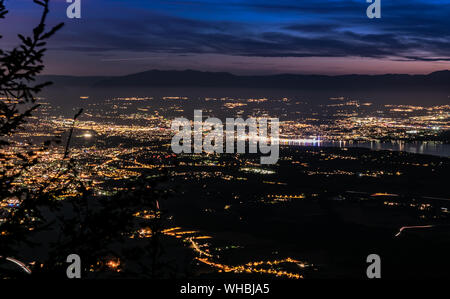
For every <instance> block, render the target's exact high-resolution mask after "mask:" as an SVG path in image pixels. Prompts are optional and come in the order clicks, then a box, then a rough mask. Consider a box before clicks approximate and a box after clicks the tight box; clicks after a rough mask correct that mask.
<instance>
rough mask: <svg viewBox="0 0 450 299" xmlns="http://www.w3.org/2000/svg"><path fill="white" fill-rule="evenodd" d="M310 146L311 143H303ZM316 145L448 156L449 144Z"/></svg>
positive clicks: (401, 142) (334, 143) (320, 145)
mask: <svg viewBox="0 0 450 299" xmlns="http://www.w3.org/2000/svg"><path fill="white" fill-rule="evenodd" d="M305 145H307V146H311V144H305ZM312 145H313V146H318V147H360V148H369V149H371V150H389V151H402V152H408V153H414V154H424V155H432V156H439V157H447V158H448V157H450V144H443V143H440V142H434V141H424V142H403V141H396V142H349V141H342V142H337V141H336V142H320V143H314V144H312Z"/></svg>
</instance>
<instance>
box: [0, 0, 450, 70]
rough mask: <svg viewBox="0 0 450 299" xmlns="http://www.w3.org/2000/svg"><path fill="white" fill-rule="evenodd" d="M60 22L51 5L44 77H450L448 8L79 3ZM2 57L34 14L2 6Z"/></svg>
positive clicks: (30, 8) (208, 0) (324, 1)
mask: <svg viewBox="0 0 450 299" xmlns="http://www.w3.org/2000/svg"><path fill="white" fill-rule="evenodd" d="M81 2H82V19H79V20H77V19H68V18H67V17H66V7H67V6H68V5H69V4H67V3H66V1H65V0H53V1H51V12H50V14H51V17H50V19H49V24H56V23H57V22H60V21H63V22H65V23H66V26H65V28H63V30H62V31H60V32H59V33H58V35H57V36H55V37H54V38H53V39H52V40H51V42H50V45H49V50H50V51H49V52H48V56H47V58H46V61H45V62H46V64H47V68H46V73H47V74H67V75H120V74H128V73H134V72H139V71H145V70H150V69H179V70H182V69H196V70H204V71H227V72H232V73H236V74H273V73H314V74H349V73H368V74H379V73H429V72H432V71H436V70H443V69H450V0H441V1H438V0H409V1H407V0H381V2H382V18H381V19H372V20H371V19H368V18H367V16H366V8H367V6H368V5H369V4H367V3H366V1H365V0H192V1H188V0H186V1H183V0H178V1H159V0H81ZM6 5H7V8H8V9H9V10H10V13H9V14H8V15H7V19H6V20H2V21H1V23H0V24H1V25H0V32H1V34H3V35H4V38H3V39H2V40H0V43H1V47H2V48H11V47H12V46H14V45H17V38H16V36H15V35H16V34H17V33H19V32H21V33H30V32H31V27H32V25H33V24H35V23H36V22H37V21H38V18H39V12H40V11H39V8H38V7H37V6H36V5H34V4H33V3H32V0H6Z"/></svg>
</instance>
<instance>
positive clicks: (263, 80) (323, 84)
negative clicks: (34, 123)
mask: <svg viewBox="0 0 450 299" xmlns="http://www.w3.org/2000/svg"><path fill="white" fill-rule="evenodd" d="M48 80H49V81H53V82H54V83H55V85H56V86H83V87H91V88H92V87H99V88H100V87H102V88H108V87H111V88H112V87H142V88H144V87H209V88H211V87H214V88H271V89H278V88H283V89H294V90H295V89H308V90H320V89H353V90H354V89H357V90H361V89H370V90H374V89H378V90H379V89H398V88H401V89H431V90H435V89H436V90H440V91H447V90H448V91H450V71H449V70H444V71H438V72H433V73H431V74H428V75H406V74H386V75H340V76H325V75H295V74H280V75H270V76H238V75H233V74H230V73H217V72H201V71H193V70H186V71H159V70H151V71H146V72H142V73H136V74H131V75H126V76H115V77H112V76H110V77H108V76H90V77H75V76H58V75H45V76H40V77H39V81H48Z"/></svg>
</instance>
